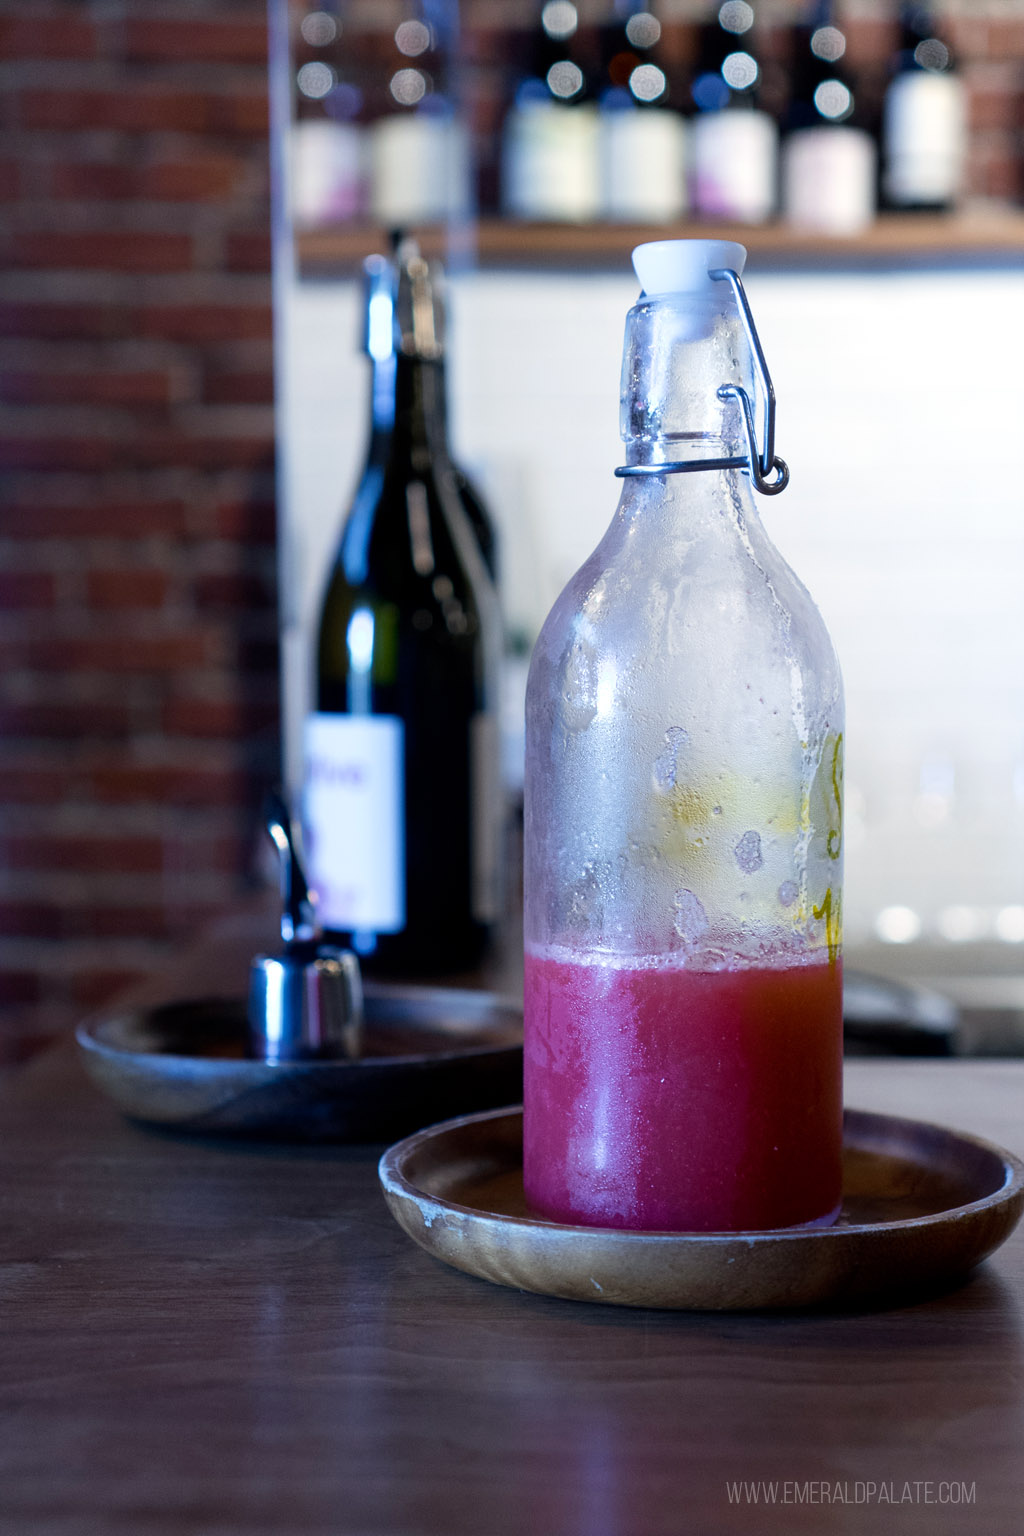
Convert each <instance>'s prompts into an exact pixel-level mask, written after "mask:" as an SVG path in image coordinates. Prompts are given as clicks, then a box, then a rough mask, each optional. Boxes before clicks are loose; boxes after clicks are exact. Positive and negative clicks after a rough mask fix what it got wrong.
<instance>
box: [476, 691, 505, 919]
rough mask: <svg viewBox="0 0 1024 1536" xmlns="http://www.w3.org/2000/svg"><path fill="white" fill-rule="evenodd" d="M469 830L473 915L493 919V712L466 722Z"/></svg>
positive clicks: (497, 795) (497, 863)
mask: <svg viewBox="0 0 1024 1536" xmlns="http://www.w3.org/2000/svg"><path fill="white" fill-rule="evenodd" d="M469 752H470V758H469V763H470V774H471V779H470V793H471V795H472V816H473V822H472V830H473V887H472V905H473V916H474V917H475V918H476V920H477V922H478V923H494V922H497V920H498V918H499V917H500V916H501V837H502V830H503V829H502V815H501V805H502V795H501V737H500V731H499V727H498V718H497V716H496V715H490V714H480V715H474V716H473V718H472V720H471V721H470V723H469Z"/></svg>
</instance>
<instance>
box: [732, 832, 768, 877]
mask: <svg viewBox="0 0 1024 1536" xmlns="http://www.w3.org/2000/svg"><path fill="white" fill-rule="evenodd" d="M733 855H734V857H735V859H736V863H737V864H738V865H739V867H740V869H742V871H743V873H744V874H745V875H752V874H753V873H754V872H755V870H758V869H760V868H761V865H762V864H763V863H764V854H763V853H762V852H761V834H760V832H754V831H750V832H744V834H743V836H742V837H741V838H740V840H739V842H738V843H737V844H736V847H735V848H734V849H733Z"/></svg>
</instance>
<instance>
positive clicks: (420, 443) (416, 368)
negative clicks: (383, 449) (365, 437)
mask: <svg viewBox="0 0 1024 1536" xmlns="http://www.w3.org/2000/svg"><path fill="white" fill-rule="evenodd" d="M391 432H392V453H393V455H401V456H402V457H403V459H404V458H411V460H412V463H413V467H414V468H416V469H417V470H422V471H425V470H426V468H427V467H428V466H429V465H430V464H431V463H436V462H437V461H438V460H440V459H442V458H444V457H446V456H447V440H446V422H445V406H444V372H443V369H442V366H441V363H440V360H438V359H430V358H424V357H409V356H406V355H405V354H403V353H399V355H398V356H397V357H396V359H395V385H394V422H393V426H392V429H391Z"/></svg>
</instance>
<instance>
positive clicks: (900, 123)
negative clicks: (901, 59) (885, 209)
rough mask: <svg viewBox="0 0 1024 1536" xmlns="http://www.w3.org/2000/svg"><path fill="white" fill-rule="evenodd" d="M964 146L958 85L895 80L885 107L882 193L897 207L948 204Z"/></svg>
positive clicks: (939, 79)
mask: <svg viewBox="0 0 1024 1536" xmlns="http://www.w3.org/2000/svg"><path fill="white" fill-rule="evenodd" d="M966 144H967V117H966V100H965V94H964V88H963V84H962V82H961V81H960V80H959V79H958V78H956V77H955V76H951V75H937V74H929V73H927V72H925V71H922V72H921V73H914V74H907V75H899V76H897V78H896V79H895V80H894V81H893V83H892V85H891V86H890V87H889V93H888V95H887V97H886V102H885V149H886V171H885V191H886V195H887V196H888V198H889V199H890V201H891V202H893V203H895V204H897V205H900V204H910V205H912V204H914V203H915V202H922V203H944V202H952V201H953V200H954V199H955V198H956V196H957V194H958V193H959V191H960V184H961V181H962V177H963V168H964V156H965V153H966Z"/></svg>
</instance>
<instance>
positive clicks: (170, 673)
mask: <svg viewBox="0 0 1024 1536" xmlns="http://www.w3.org/2000/svg"><path fill="white" fill-rule="evenodd" d="M0 61H2V63H0V129H2V134H0V267H2V269H3V281H2V290H0V1056H2V1055H3V1052H4V1038H5V1031H6V1039H7V1049H8V1051H10V1049H11V1045H10V1042H11V1039H12V1036H13V1034H14V1032H15V1031H16V1030H17V1031H19V1032H24V1030H25V1029H26V1027H28V1026H29V1025H31V1027H32V1028H33V1029H34V1030H35V1031H40V1030H44V1029H48V1028H51V1027H55V1026H58V1025H61V1024H64V1023H66V1022H68V1021H70V1019H72V1018H73V1017H74V1016H75V1015H76V1014H78V1013H81V1011H82V1010H83V1008H84V1007H86V1006H89V1005H93V1004H95V1003H97V1002H99V1001H101V1000H102V999H103V998H104V997H105V996H107V995H108V994H109V993H110V991H111V990H112V989H113V988H116V987H117V986H119V985H120V984H122V983H123V982H124V981H125V980H127V979H128V978H130V977H134V976H136V975H138V974H140V973H144V972H145V971H147V970H148V969H150V968H151V967H152V965H153V964H154V962H155V961H157V960H159V958H160V957H161V956H162V955H163V954H164V953H165V951H166V950H167V947H168V946H169V944H170V943H171V942H172V941H173V940H174V939H176V938H178V937H180V936H183V935H185V934H187V933H189V932H190V931H191V930H193V929H195V928H197V926H198V925H199V924H201V923H202V922H203V921H204V920H205V919H206V918H208V917H209V915H210V914H212V913H214V912H216V911H218V910H219V909H222V908H223V907H224V906H225V905H226V904H227V903H229V902H230V901H231V900H232V898H233V897H235V896H236V895H237V893H238V891H239V890H240V888H242V886H243V885H244V882H245V879H246V875H247V870H248V868H249V866H250V864H251V861H252V850H253V847H254V842H255V838H254V807H255V806H257V805H258V801H259V796H260V793H261V790H262V786H263V783H264V782H265V781H266V779H267V778H269V777H271V776H273V775H274V773H275V772H276V768H277V705H278V699H277V649H276V617H275V584H274V578H275V562H274V547H273V539H274V499H273V422H272V366H271V305H270V282H269V260H270V258H269V240H268V225H269V218H268V191H267V179H268V178H267V89H266V11H265V6H264V0H206V3H205V4H202V5H196V4H187V3H181V0H178V3H174V0H167V3H158V4H149V3H146V4H142V3H126V4H122V5H111V4H109V3H106V0H102V3H100V0H97V3H90V0H80V3H77V4H69V3H62V0H32V4H31V5H26V4H25V3H24V0H0Z"/></svg>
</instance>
